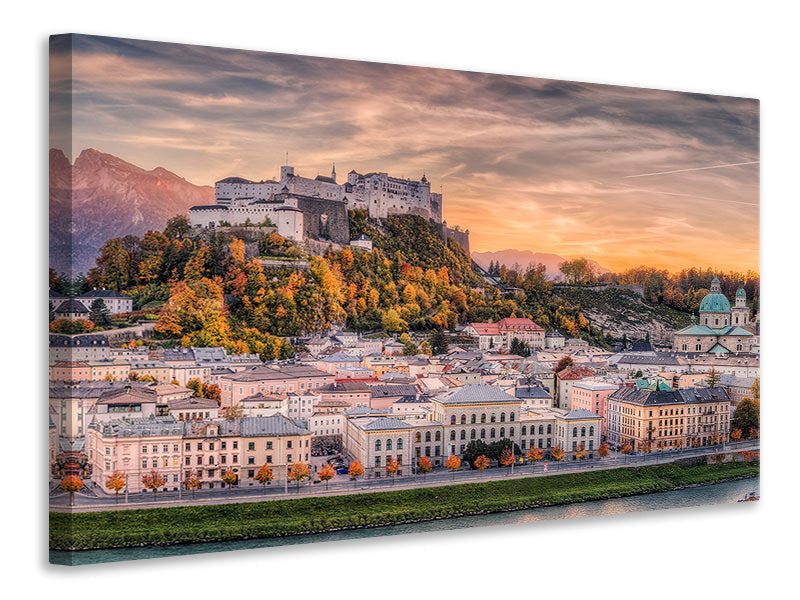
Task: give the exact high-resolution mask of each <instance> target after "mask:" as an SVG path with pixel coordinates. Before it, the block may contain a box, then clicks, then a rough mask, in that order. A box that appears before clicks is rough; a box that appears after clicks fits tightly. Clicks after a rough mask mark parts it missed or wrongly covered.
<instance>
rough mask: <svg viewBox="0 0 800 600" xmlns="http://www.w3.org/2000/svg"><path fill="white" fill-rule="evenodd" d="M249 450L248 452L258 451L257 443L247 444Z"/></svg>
mask: <svg viewBox="0 0 800 600" xmlns="http://www.w3.org/2000/svg"><path fill="white" fill-rule="evenodd" d="M247 449H248V450H255V449H256V443H255V442H247Z"/></svg>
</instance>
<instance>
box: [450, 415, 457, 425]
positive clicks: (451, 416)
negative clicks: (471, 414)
mask: <svg viewBox="0 0 800 600" xmlns="http://www.w3.org/2000/svg"><path fill="white" fill-rule="evenodd" d="M455 424H456V416H455V415H450V425H455Z"/></svg>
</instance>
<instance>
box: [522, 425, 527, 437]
mask: <svg viewBox="0 0 800 600" xmlns="http://www.w3.org/2000/svg"><path fill="white" fill-rule="evenodd" d="M527 431H528V427H527V425H523V426H522V435H528V434H527Z"/></svg>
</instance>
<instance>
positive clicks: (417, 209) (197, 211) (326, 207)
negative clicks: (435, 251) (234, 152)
mask: <svg viewBox="0 0 800 600" xmlns="http://www.w3.org/2000/svg"><path fill="white" fill-rule="evenodd" d="M214 187H215V201H216V203H215V204H212V205H206V206H193V207H191V208H190V209H189V220H190V223H191V225H192V227H201V228H211V227H217V226H220V225H230V226H234V225H244V224H248V223H249V224H254V225H256V224H261V223H264V221H265V219H267V218H268V219H269V220H270V221H271V222H272V223H273V224H274V225H275V226H276V227H277V229H278V233H279V234H280V235H282V236H284V237H286V238H288V239H290V240H292V241H295V242H298V243H302V242H304V241H306V240H316V241H320V242H330V243H334V244H339V245H350V244H351V239H350V230H349V220H348V216H347V211H348V210H356V209H361V210H366V211H367V212H368V214H369V216H370V218H373V219H386V218H388V217H389V216H391V215H417V216H419V217H422V218H424V219H426V220H428V221H430V222H431V223H433V224H434V225H435V226H436V227H437V228H438V230H439V234H440V236H441V237H442V238H443V239H447V237H454V238H455V239H456V241H457V242H458V243H459V244H461V245H462V246H463V247H464V249H465V250H467V251H469V231H466V232H463V231H460V230H458V229H450V228H448V227H447V223H446V222H442V195H441V194H437V193H435V192H431V184H430V182H429V181H428V179H427V178H426V177H425V175H424V174H423V175H422V178H421V179H420V180H418V181H417V180H413V179H401V178H398V177H390V176H389V175H388V174H387V173H367V174H366V175H362V174H361V173H358V172H356V171H355V170H353V171H350V172H349V173H348V174H347V181H345V182H343V183H338V182H337V180H336V165H333V169H332V170H331V175H330V177H326V176H323V175H318V176H317V177H315V178H314V179H310V178H308V177H301V176H300V175H297V174H296V173H295V172H294V167H291V166H283V167H281V176H280V180H279V181H274V180H263V181H250V180H249V179H244V178H242V177H226V178H225V179H222V180H220V181H217V182H216V184H215V186H214ZM360 242H362V244H354V245H357V246H358V245H361V247H364V246H363V240H360Z"/></svg>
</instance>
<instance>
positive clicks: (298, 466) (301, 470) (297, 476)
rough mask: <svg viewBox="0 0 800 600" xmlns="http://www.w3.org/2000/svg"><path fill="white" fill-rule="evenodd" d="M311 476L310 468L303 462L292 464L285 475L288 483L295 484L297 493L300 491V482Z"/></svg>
mask: <svg viewBox="0 0 800 600" xmlns="http://www.w3.org/2000/svg"><path fill="white" fill-rule="evenodd" d="M310 476H311V468H310V467H309V466H308V465H307V464H306V463H304V462H296V463H292V468H291V469H289V473H288V474H287V475H286V477H287V479H289V481H296V482H297V491H298V492H299V491H300V482H301V481H304V480H306V479H308V478H309V477H310Z"/></svg>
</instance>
